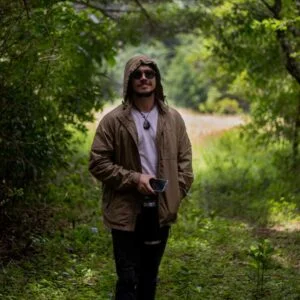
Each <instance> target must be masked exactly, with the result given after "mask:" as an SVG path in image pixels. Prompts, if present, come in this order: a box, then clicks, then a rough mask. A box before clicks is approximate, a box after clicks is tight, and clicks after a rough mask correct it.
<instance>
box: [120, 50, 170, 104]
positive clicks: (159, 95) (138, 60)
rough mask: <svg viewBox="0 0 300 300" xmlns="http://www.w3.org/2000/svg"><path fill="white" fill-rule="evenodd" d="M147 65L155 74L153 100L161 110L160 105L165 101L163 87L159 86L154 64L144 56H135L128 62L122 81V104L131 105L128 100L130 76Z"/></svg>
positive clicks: (159, 81)
mask: <svg viewBox="0 0 300 300" xmlns="http://www.w3.org/2000/svg"><path fill="white" fill-rule="evenodd" d="M140 65H149V66H150V67H151V68H152V69H153V70H154V71H155V72H156V90H155V99H156V101H157V103H158V105H159V107H160V108H161V109H162V106H163V105H162V104H163V102H164V101H165V96H164V92H163V87H162V84H161V76H160V72H159V69H158V66H157V64H156V62H155V61H154V60H153V59H151V58H150V57H148V56H146V55H135V56H133V57H132V58H130V59H129V60H128V62H127V63H126V66H125V70H124V81H123V99H124V101H123V103H124V104H128V103H131V99H130V86H129V83H130V75H131V74H132V73H133V72H134V71H135V70H136V69H137V68H138V67H139V66H140Z"/></svg>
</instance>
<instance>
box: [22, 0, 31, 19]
mask: <svg viewBox="0 0 300 300" xmlns="http://www.w3.org/2000/svg"><path fill="white" fill-rule="evenodd" d="M23 4H24V7H25V10H26V14H27V18H28V19H29V18H30V16H29V6H28V3H27V0H23Z"/></svg>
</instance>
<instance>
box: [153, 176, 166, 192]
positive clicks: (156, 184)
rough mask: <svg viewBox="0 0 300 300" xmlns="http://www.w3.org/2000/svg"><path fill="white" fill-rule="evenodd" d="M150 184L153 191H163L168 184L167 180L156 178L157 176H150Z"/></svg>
mask: <svg viewBox="0 0 300 300" xmlns="http://www.w3.org/2000/svg"><path fill="white" fill-rule="evenodd" d="M149 183H150V186H151V187H152V189H153V190H154V191H155V192H159V193H161V192H164V191H165V189H166V186H167V184H168V180H165V179H157V178H151V179H150V180H149Z"/></svg>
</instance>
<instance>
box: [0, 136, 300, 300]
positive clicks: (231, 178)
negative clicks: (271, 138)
mask: <svg viewBox="0 0 300 300" xmlns="http://www.w3.org/2000/svg"><path fill="white" fill-rule="evenodd" d="M79 139H80V138H79ZM87 140H88V142H86V144H84V145H81V146H80V147H81V149H84V151H83V153H82V154H77V155H76V156H74V158H73V160H72V161H71V162H70V169H69V170H68V171H65V172H63V173H61V174H58V179H57V182H55V183H54V184H53V186H51V188H50V193H49V195H47V197H48V198H49V199H51V203H56V205H57V207H58V209H57V214H56V215H55V216H54V218H53V220H54V223H55V224H54V226H53V227H52V230H50V231H49V233H48V234H45V235H44V236H34V237H32V240H33V245H32V248H33V249H34V252H33V253H31V254H30V255H27V256H24V257H23V258H22V259H20V260H13V259H12V260H10V261H8V262H7V263H6V264H2V265H1V271H0V297H1V299H7V300H8V299H9V300H12V299H38V300H40V299H42V300H43V299H49V300H50V299H51V300H52V299H58V300H60V299H70V300H71V299H72V300H73V299H78V300H81V299H86V300H89V299H107V300H108V299H111V298H112V296H113V293H114V284H115V280H116V275H115V270H114V262H113V258H112V245H111V239H110V234H109V232H108V231H107V230H106V229H105V228H104V227H103V225H102V221H101V213H100V210H99V203H98V199H99V194H100V187H99V185H98V184H96V183H95V182H94V181H93V180H92V178H91V177H90V176H89V174H88V170H87V160H88V157H87V151H86V150H87V149H88V148H89V146H90V143H91V137H89V138H88V139H87ZM194 145H195V147H198V146H197V145H196V144H195V143H194ZM259 150H260V149H258V148H257V147H254V146H251V144H248V143H247V142H245V141H244V142H241V141H240V140H239V139H238V133H235V132H232V133H228V134H226V135H224V137H223V138H222V139H220V138H214V139H211V140H207V141H206V143H205V147H203V149H199V147H198V148H197V153H199V155H201V157H199V156H198V155H197V156H196V157H195V160H194V165H195V166H194V167H195V168H194V169H195V170H196V171H197V174H196V181H195V183H194V185H193V188H192V191H191V193H190V195H189V196H188V197H187V198H186V199H185V200H184V201H183V203H182V206H181V209H180V213H179V218H178V223H177V224H176V225H174V226H173V227H172V230H171V236H170V239H169V242H168V246H167V249H166V253H165V256H164V258H163V261H162V265H161V270H160V280H159V285H158V291H157V300H167V299H170V300H171V299H172V300H176V299H178V300H179V299H180V300H181V299H192V300H194V299H196V300H197V299H199V300H200V299H208V300H209V299H214V300H216V299H220V300H221V299H237V300H243V299H245V300H248V299H270V300H271V299H272V300H276V299H278V300H281V299H288V300H296V299H300V264H299V262H300V234H299V229H298V230H296V229H297V228H296V226H297V224H299V223H298V222H299V202H300V201H299V188H298V186H299V185H298V183H297V182H296V180H297V176H295V174H294V175H293V174H291V175H289V174H288V173H286V171H285V170H283V168H278V166H277V165H276V163H273V158H274V157H275V156H276V153H275V150H274V149H273V148H270V149H268V151H266V149H265V150H264V151H259Z"/></svg>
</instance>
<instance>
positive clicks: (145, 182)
mask: <svg viewBox="0 0 300 300" xmlns="http://www.w3.org/2000/svg"><path fill="white" fill-rule="evenodd" d="M151 178H155V177H154V176H152V175H147V174H142V175H141V176H140V181H139V183H138V186H137V189H138V191H139V192H140V193H141V194H144V195H151V194H155V192H154V191H153V189H152V187H151V186H150V182H149V180H150V179H151Z"/></svg>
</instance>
